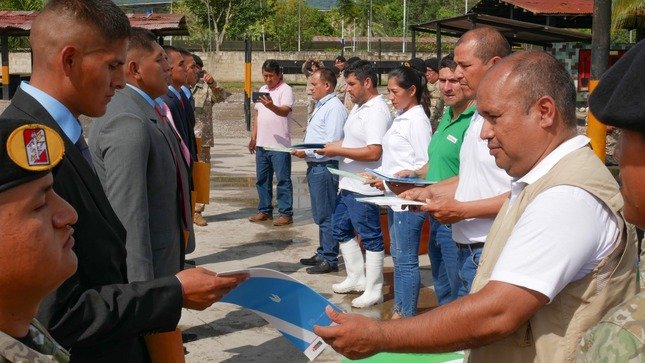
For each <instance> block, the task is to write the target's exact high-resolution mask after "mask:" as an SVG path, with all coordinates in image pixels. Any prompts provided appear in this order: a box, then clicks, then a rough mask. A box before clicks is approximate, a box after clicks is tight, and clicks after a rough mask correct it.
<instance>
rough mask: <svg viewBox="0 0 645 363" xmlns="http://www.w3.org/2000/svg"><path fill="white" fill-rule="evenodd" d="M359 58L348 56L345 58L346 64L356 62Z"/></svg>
mask: <svg viewBox="0 0 645 363" xmlns="http://www.w3.org/2000/svg"><path fill="white" fill-rule="evenodd" d="M359 60H361V59H360V58H359V57H349V59H347V65H350V64H352V63H354V62H358V61H359Z"/></svg>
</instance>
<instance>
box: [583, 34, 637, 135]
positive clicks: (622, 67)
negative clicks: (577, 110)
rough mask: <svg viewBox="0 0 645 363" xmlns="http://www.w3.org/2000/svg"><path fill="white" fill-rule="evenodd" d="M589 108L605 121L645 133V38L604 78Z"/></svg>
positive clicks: (593, 95) (593, 94)
mask: <svg viewBox="0 0 645 363" xmlns="http://www.w3.org/2000/svg"><path fill="white" fill-rule="evenodd" d="M589 108H590V109H591V113H593V115H594V116H596V118H597V119H598V120H600V121H601V122H602V123H605V124H607V125H612V126H616V127H619V128H621V129H627V130H632V131H638V132H642V133H645V40H641V41H640V42H638V44H636V45H635V46H634V47H632V48H631V49H630V50H629V51H628V52H627V53H625V54H624V55H623V56H622V57H621V58H620V59H619V60H618V62H616V64H614V65H613V66H612V67H611V68H609V70H608V71H607V72H605V74H604V75H603V76H602V77H601V78H600V82H599V83H598V86H597V87H596V89H595V90H594V91H593V92H592V93H591V96H589Z"/></svg>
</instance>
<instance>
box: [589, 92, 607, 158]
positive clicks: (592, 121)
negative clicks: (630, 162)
mask: <svg viewBox="0 0 645 363" xmlns="http://www.w3.org/2000/svg"><path fill="white" fill-rule="evenodd" d="M597 85H598V81H597V80H591V81H589V94H591V93H592V92H593V90H594V89H596V86H597ZM587 116H588V117H587V136H589V138H590V139H591V147H592V148H593V151H594V153H596V155H597V156H598V157H599V158H600V160H601V161H602V162H603V163H604V162H605V159H606V157H607V126H605V125H604V124H603V123H601V122H600V121H598V119H596V116H594V115H593V114H592V113H591V111H588V115H587Z"/></svg>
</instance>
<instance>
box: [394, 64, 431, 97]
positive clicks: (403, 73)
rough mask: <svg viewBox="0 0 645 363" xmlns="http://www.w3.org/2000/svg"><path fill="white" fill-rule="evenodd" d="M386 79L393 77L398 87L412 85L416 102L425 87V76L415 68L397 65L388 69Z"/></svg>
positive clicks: (404, 87) (410, 86)
mask: <svg viewBox="0 0 645 363" xmlns="http://www.w3.org/2000/svg"><path fill="white" fill-rule="evenodd" d="M387 78H388V79H392V78H394V79H395V80H396V83H397V84H398V85H399V87H401V88H403V89H405V90H408V89H410V88H412V86H414V87H415V88H416V91H415V92H414V96H415V97H416V98H417V102H418V103H420V102H421V97H422V95H423V92H424V90H425V89H426V87H425V83H426V82H425V81H426V78H425V77H424V75H423V73H421V72H419V71H418V70H417V69H416V68H413V67H407V66H399V67H396V68H394V69H393V70H391V71H390V73H388V75H387Z"/></svg>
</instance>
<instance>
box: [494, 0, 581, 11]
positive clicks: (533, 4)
mask: <svg viewBox="0 0 645 363" xmlns="http://www.w3.org/2000/svg"><path fill="white" fill-rule="evenodd" d="M593 1H594V0H567V1H564V0H501V2H505V3H507V4H511V5H514V6H517V7H518V8H522V9H526V10H527V11H530V12H532V13H533V14H541V15H546V14H562V15H565V14H566V15H589V14H593Z"/></svg>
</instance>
